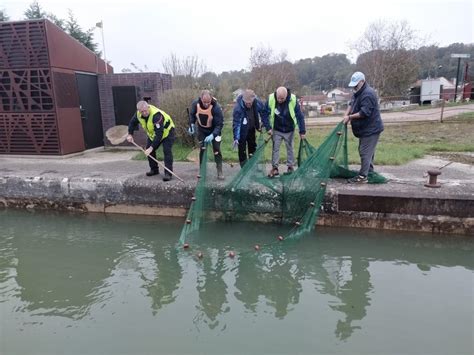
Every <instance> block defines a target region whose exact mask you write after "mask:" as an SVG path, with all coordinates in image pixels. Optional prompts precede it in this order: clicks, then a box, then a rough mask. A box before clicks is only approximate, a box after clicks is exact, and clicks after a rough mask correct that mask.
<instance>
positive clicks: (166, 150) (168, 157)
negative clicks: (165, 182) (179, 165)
mask: <svg viewBox="0 0 474 355" xmlns="http://www.w3.org/2000/svg"><path fill="white" fill-rule="evenodd" d="M175 138H176V136H175V133H174V128H172V129H171V130H170V133H169V134H168V137H166V138H165V139H163V140H162V141H161V142H160V144H159V145H158V147H156V149H155V150H154V151H153V152H151V153H150V156H152V157H153V158H155V159H156V151H157V149H158V148H159V147H160V146H163V155H164V160H165V166H166V167H167V168H168V169H169V170H171V171H173V150H172V149H171V148H172V147H173V143H174V140H175ZM151 143H152V141H151V140H150V138H148V139H147V141H146V148H149V147H150V146H151ZM150 156H149V157H148V164H149V165H150V170H153V171H158V170H159V169H158V163H157V162H156V161H154V160H153V159H151V158H150ZM165 174H167V175H171V174H170V173H168V172H166V171H165Z"/></svg>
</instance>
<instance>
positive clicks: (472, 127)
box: [136, 113, 474, 165]
mask: <svg viewBox="0 0 474 355" xmlns="http://www.w3.org/2000/svg"><path fill="white" fill-rule="evenodd" d="M333 128H334V127H312V128H311V129H309V130H308V132H307V134H306V136H307V139H308V140H309V142H310V143H311V144H312V145H314V146H319V145H320V144H321V142H323V140H324V139H325V138H326V137H327V135H328V134H329V133H330V132H331V131H332V129H333ZM349 131H350V129H349ZM472 137H474V113H464V114H461V115H459V116H457V117H452V118H448V119H445V122H444V123H439V122H416V123H407V124H400V125H387V126H386V127H385V131H384V132H383V133H382V135H381V137H380V142H379V144H378V146H377V152H376V156H375V163H376V164H379V165H400V164H405V163H407V162H409V161H411V160H414V159H418V158H421V157H423V156H424V155H426V154H434V153H438V152H442V153H443V154H448V155H451V154H449V153H450V152H474V141H473V139H472ZM232 140H233V139H232V123H231V119H230V118H227V119H226V125H225V127H224V131H223V138H222V155H223V157H224V159H225V160H227V161H238V158H237V152H235V151H233V150H232ZM298 144H299V137H297V138H295V152H296V151H297V148H298ZM348 144H349V162H350V163H352V164H357V163H359V155H358V153H357V144H358V140H357V139H356V138H355V137H354V136H353V135H352V133H349V139H348ZM285 150H286V149H285V147H284V145H282V149H281V153H282V154H281V159H282V160H284V159H285V158H286V151H285ZM191 151H192V148H190V147H187V146H183V145H182V144H180V143H176V144H175V145H174V146H173V154H174V159H175V160H176V161H185V160H186V158H187V157H188V155H189V154H190V153H191ZM162 155H163V153H162V150H161V149H159V150H158V157H159V159H163V156H162ZM270 155H271V143H269V144H268V147H267V151H266V156H267V157H268V158H270ZM136 159H145V157H144V155H143V154H142V153H139V154H137V156H136Z"/></svg>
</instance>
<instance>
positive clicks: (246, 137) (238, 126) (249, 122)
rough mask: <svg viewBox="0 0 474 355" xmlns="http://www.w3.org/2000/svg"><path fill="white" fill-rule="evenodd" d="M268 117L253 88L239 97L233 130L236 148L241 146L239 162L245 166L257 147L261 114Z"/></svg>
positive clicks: (235, 107)
mask: <svg viewBox="0 0 474 355" xmlns="http://www.w3.org/2000/svg"><path fill="white" fill-rule="evenodd" d="M259 115H260V116H261V117H265V119H267V117H268V111H267V110H266V107H265V104H264V103H263V102H262V101H260V99H259V98H258V97H256V95H255V92H254V91H253V90H250V89H247V90H245V91H244V92H243V93H242V94H241V95H239V96H238V97H237V100H236V102H235V106H234V112H233V114H232V116H233V121H232V131H233V133H234V144H233V147H234V149H235V148H236V147H237V146H238V147H239V162H240V166H241V167H243V166H244V164H245V163H246V161H247V149H248V157H249V158H251V157H252V155H253V153H255V150H256V149H257V141H256V138H255V133H256V131H259V132H261V128H260V116H259Z"/></svg>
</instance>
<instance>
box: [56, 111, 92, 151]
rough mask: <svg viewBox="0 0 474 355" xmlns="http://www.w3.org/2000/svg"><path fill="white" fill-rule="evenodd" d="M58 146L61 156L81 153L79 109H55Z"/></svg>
mask: <svg viewBox="0 0 474 355" xmlns="http://www.w3.org/2000/svg"><path fill="white" fill-rule="evenodd" d="M56 111H57V119H58V132H59V137H60V139H59V144H60V149H61V154H70V153H76V152H82V151H84V150H85V149H86V147H85V145H84V133H83V131H82V122H81V112H80V110H79V107H73V108H59V107H58V108H57V109H56Z"/></svg>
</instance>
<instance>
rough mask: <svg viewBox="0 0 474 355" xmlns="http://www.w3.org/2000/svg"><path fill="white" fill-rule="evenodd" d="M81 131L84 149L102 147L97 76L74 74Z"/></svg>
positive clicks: (102, 136)
mask: <svg viewBox="0 0 474 355" xmlns="http://www.w3.org/2000/svg"><path fill="white" fill-rule="evenodd" d="M76 81H77V88H78V90H79V105H80V106H79V108H80V110H81V121H82V130H83V132H84V143H85V146H86V149H91V148H96V147H101V146H103V145H104V133H103V128H102V115H101V113H100V101H99V87H98V85H97V75H89V74H80V73H76Z"/></svg>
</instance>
